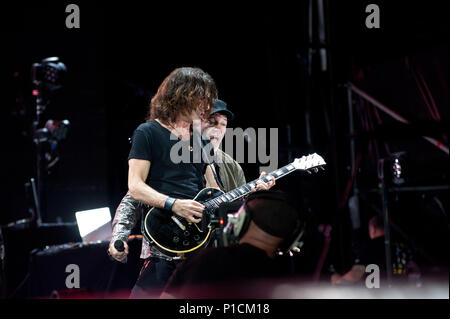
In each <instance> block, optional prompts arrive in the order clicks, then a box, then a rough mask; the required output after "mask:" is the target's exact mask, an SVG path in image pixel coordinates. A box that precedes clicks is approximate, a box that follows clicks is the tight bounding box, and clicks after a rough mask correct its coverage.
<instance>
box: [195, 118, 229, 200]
mask: <svg viewBox="0 0 450 319" xmlns="http://www.w3.org/2000/svg"><path fill="white" fill-rule="evenodd" d="M191 130H192V126H191ZM193 136H199V139H200V141H199V145H200V148H201V150H202V158H204V159H206V161H205V164H206V165H207V166H209V165H211V166H212V167H211V171H212V173H213V175H214V179H215V180H216V183H217V185H218V186H219V188H220V190H221V191H223V192H225V190H224V187H223V184H222V181H221V180H220V178H219V177H218V176H217V173H216V168H217V167H218V166H217V163H215V162H214V156H213V155H208V154H206V151H205V143H203V139H202V136H203V135H202V134H193ZM197 143H198V142H197ZM194 166H195V167H196V168H197V171H200V170H199V169H198V166H197V165H195V164H194ZM200 175H201V180H202V181H203V187H202V188H204V187H205V185H206V183H205V180H204V173H203V172H201V173H200ZM199 177H200V176H199Z"/></svg>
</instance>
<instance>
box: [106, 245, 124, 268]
mask: <svg viewBox="0 0 450 319" xmlns="http://www.w3.org/2000/svg"><path fill="white" fill-rule="evenodd" d="M114 248H115V249H116V250H117V251H120V252H122V251H124V250H125V245H124V244H123V241H121V240H120V239H117V240H116V241H115V242H114ZM108 255H109V251H108ZM110 258H111V260H116V259H114V258H113V257H112V256H111V255H110ZM119 261H120V262H121V263H123V264H125V263H126V262H127V257H126V256H125V258H124V259H122V260H119Z"/></svg>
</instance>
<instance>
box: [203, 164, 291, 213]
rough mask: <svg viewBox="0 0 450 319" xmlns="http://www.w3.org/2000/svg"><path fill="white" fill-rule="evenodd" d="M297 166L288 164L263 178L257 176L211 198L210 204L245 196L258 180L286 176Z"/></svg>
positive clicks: (214, 204)
mask: <svg viewBox="0 0 450 319" xmlns="http://www.w3.org/2000/svg"><path fill="white" fill-rule="evenodd" d="M295 170H296V168H295V167H294V165H292V163H291V164H288V165H286V166H283V167H281V168H279V169H277V170H275V171H273V172H270V173H269V174H267V175H265V176H264V177H263V178H257V179H255V180H253V181H251V182H249V183H247V184H245V185H242V186H241V187H238V188H235V189H233V190H232V191H229V192H228V193H225V194H222V195H220V196H218V197H216V198H213V199H211V200H209V201H208V202H207V203H208V204H210V205H213V206H214V207H216V208H217V207H219V205H220V204H221V203H227V202H232V201H235V200H237V199H239V198H241V197H244V196H246V195H248V194H250V193H251V191H252V187H254V188H256V182H257V181H264V182H265V183H267V182H269V181H270V180H271V179H272V178H271V177H274V178H275V180H277V179H279V178H281V177H284V176H286V175H288V174H290V173H292V172H293V171H295Z"/></svg>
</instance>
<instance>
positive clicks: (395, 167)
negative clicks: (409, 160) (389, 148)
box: [391, 152, 405, 186]
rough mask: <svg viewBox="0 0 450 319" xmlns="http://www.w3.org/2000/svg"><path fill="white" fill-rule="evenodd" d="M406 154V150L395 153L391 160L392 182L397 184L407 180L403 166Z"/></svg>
mask: <svg viewBox="0 0 450 319" xmlns="http://www.w3.org/2000/svg"><path fill="white" fill-rule="evenodd" d="M404 154H405V152H399V153H395V154H394V156H393V158H392V161H391V163H392V182H393V183H394V184H395V185H397V186H399V185H402V184H403V183H404V182H405V179H404V177H403V175H404V170H403V168H402V166H403V164H404V157H403V155H404Z"/></svg>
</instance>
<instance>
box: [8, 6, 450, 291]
mask: <svg viewBox="0 0 450 319" xmlns="http://www.w3.org/2000/svg"><path fill="white" fill-rule="evenodd" d="M69 3H72V2H67V1H58V2H56V1H47V2H46V1H39V2H30V3H28V2H22V1H17V2H15V4H14V5H11V4H10V5H8V6H5V7H4V8H3V9H2V12H1V17H0V21H1V24H0V27H1V28H0V37H1V38H0V41H1V47H2V50H1V51H0V61H2V66H1V68H0V69H1V72H0V84H1V86H0V88H1V89H0V91H1V92H2V94H1V95H0V114H1V115H0V116H1V117H0V118H1V119H2V125H1V126H0V133H1V137H2V147H1V150H2V151H1V156H0V161H1V162H0V167H1V168H2V169H1V170H0V171H1V180H2V183H1V188H0V194H1V195H0V196H1V197H0V198H1V201H2V211H1V214H0V224H2V225H6V224H8V223H10V222H13V221H16V220H18V219H22V218H27V217H29V212H28V203H27V201H26V197H25V189H24V183H25V182H27V181H29V179H30V178H31V177H33V176H35V150H34V147H33V143H32V140H31V137H30V123H31V120H32V119H33V116H34V112H35V99H34V97H33V96H32V95H31V91H32V85H31V79H30V69H31V65H32V63H34V62H39V61H41V60H42V59H43V58H46V57H49V56H58V57H60V59H61V60H62V61H63V62H64V63H65V64H66V66H67V68H68V72H67V76H66V81H65V83H64V88H63V89H62V90H61V91H60V92H58V94H56V96H55V97H54V98H53V99H52V104H51V105H50V106H49V108H48V109H47V112H46V116H47V117H48V118H54V119H69V120H70V122H71V128H70V132H69V134H68V137H67V139H65V140H64V141H62V143H61V144H60V147H59V153H60V160H59V162H58V163H57V165H56V166H55V168H54V169H52V170H51V172H50V175H49V176H48V178H47V186H46V204H47V209H46V211H45V212H44V213H43V219H44V221H45V222H48V223H53V222H56V221H62V222H74V221H75V215H74V213H75V212H76V211H78V210H84V209H91V208H97V207H104V206H107V207H110V209H111V212H112V213H114V211H115V209H116V207H117V205H118V203H119V202H120V200H121V198H122V196H123V195H124V194H125V192H126V190H127V160H126V159H127V155H128V151H129V147H130V145H129V142H128V138H129V137H130V136H131V134H132V132H133V130H134V129H135V128H136V127H137V125H139V124H140V123H142V122H143V121H144V118H145V116H146V114H147V109H148V103H149V100H150V98H151V97H152V95H153V94H154V93H155V92H156V90H157V88H158V85H159V84H160V83H161V81H162V80H163V79H164V78H165V77H166V76H167V75H168V74H169V73H170V72H171V71H172V70H173V69H174V68H176V67H180V66H196V67H200V68H202V69H203V70H205V71H206V72H208V73H209V74H210V75H211V76H212V77H213V78H214V79H215V81H216V84H217V87H218V90H219V97H220V98H221V99H223V100H225V101H226V102H227V103H228V105H229V107H230V109H231V110H233V111H234V113H235V114H236V119H235V120H234V121H233V122H231V123H230V125H229V126H230V127H242V128H244V129H245V128H247V127H254V128H258V127H265V128H270V127H276V128H278V129H279V151H280V152H279V166H282V165H285V164H287V163H288V158H289V152H291V155H292V156H294V157H299V156H301V155H304V154H306V153H311V152H317V153H319V154H321V155H322V156H323V157H324V158H325V160H326V161H327V170H326V171H325V172H323V173H320V174H318V175H315V176H306V175H304V174H301V173H294V174H293V175H292V176H289V177H286V178H285V179H284V180H280V181H279V182H277V188H279V189H283V190H285V191H288V192H289V193H291V194H293V195H294V196H295V198H296V200H297V203H296V204H297V205H298V207H299V208H300V209H301V210H302V211H303V212H304V213H305V214H306V215H307V216H308V219H309V221H310V223H309V231H308V236H307V239H306V246H305V249H304V252H303V254H302V255H301V256H299V257H297V260H298V262H297V263H296V265H297V266H296V267H297V270H298V272H299V273H301V274H304V275H306V276H309V275H310V274H311V273H312V272H313V271H314V269H315V267H316V264H317V260H318V256H319V254H320V253H321V250H322V242H323V237H322V234H321V233H320V232H319V231H318V230H317V226H318V225H319V224H330V225H332V227H333V232H332V240H331V250H330V252H329V254H328V259H327V263H326V266H325V268H324V269H323V271H324V272H325V273H327V272H328V270H329V268H330V267H334V268H335V269H337V270H339V271H345V270H348V268H349V267H350V265H351V264H352V261H353V255H352V254H353V251H352V232H351V227H350V224H351V223H350V218H349V213H348V209H347V208H346V205H342V206H341V205H340V203H341V202H344V203H345V199H346V197H345V191H344V190H345V187H346V185H347V182H348V179H349V178H350V175H351V174H350V171H349V165H350V158H349V151H350V147H349V141H350V138H349V130H348V108H347V100H346V90H345V87H344V86H343V85H344V84H345V83H346V82H347V81H352V82H353V83H355V84H356V85H357V86H359V87H360V88H361V89H363V90H365V91H366V92H367V93H369V94H370V95H372V96H374V97H375V98H376V99H377V100H379V101H381V102H382V103H384V104H385V105H387V106H388V107H390V108H392V109H393V110H395V111H396V112H398V113H399V114H401V115H402V116H404V117H405V118H407V119H409V120H410V121H412V122H413V124H414V125H413V126H412V127H413V129H409V128H408V127H406V126H401V125H398V124H397V123H396V122H395V121H394V120H392V119H390V118H389V117H388V116H385V115H384V114H380V119H381V122H382V123H381V124H380V123H378V124H376V121H375V120H373V122H374V125H373V127H372V128H373V129H374V130H378V131H377V134H375V135H374V134H372V135H370V134H362V133H363V132H364V131H365V130H366V128H365V127H364V126H363V125H362V124H361V123H362V121H360V118H361V117H362V118H364V116H368V115H367V113H364V112H367V111H361V114H362V115H361V114H360V115H359V116H360V117H358V115H355V119H356V120H355V129H356V131H357V133H358V137H359V138H358V139H357V150H358V152H360V153H361V155H362V157H361V169H360V171H359V172H358V177H357V178H358V185H359V187H360V188H361V190H362V198H363V200H362V209H361V223H362V225H363V227H362V230H363V231H362V235H361V236H362V239H365V238H366V237H367V234H366V230H365V225H366V223H367V221H368V220H369V218H370V217H371V216H373V215H375V214H376V213H377V209H379V208H380V202H379V196H377V195H376V192H374V191H373V190H374V189H375V188H376V187H377V178H376V159H377V158H378V157H383V156H385V155H386V146H385V143H387V145H388V148H389V149H390V151H391V152H397V151H406V152H407V165H408V166H407V168H405V172H407V173H408V175H407V176H406V183H405V185H406V186H430V185H447V186H448V156H447V155H445V154H444V153H443V152H442V151H440V150H438V149H436V148H435V147H434V146H433V145H431V144H429V143H428V142H426V141H424V140H423V139H422V138H421V137H420V136H421V135H423V134H427V135H429V136H433V137H435V138H437V139H439V140H443V137H442V134H443V133H445V134H447V136H448V129H447V125H446V124H447V122H448V105H449V100H448V42H447V39H448V19H447V16H446V11H445V9H444V8H443V5H442V1H427V2H426V3H425V2H411V1H345V3H344V2H342V1H324V3H325V9H326V10H325V12H326V15H325V18H326V20H325V21H326V31H327V37H326V42H325V43H324V44H320V43H319V41H318V39H317V32H316V31H314V37H313V39H312V41H309V40H308V2H307V1H304V2H301V3H300V4H297V5H295V6H294V5H291V4H279V5H274V4H270V5H269V4H267V5H263V4H261V3H258V2H256V3H254V4H248V5H246V6H243V5H225V4H222V5H220V4H218V5H215V6H214V8H212V7H210V6H211V4H208V5H202V6H201V5H197V6H191V5H189V6H187V5H184V6H182V5H175V4H171V5H168V6H162V5H158V6H156V5H155V4H151V3H147V2H142V1H134V2H133V1H131V2H130V1H127V2H126V4H124V3H120V4H119V3H117V4H115V3H109V2H108V3H102V2H95V1H76V2H75V3H77V4H78V5H79V6H80V10H81V28H80V29H67V28H66V27H65V23H64V22H65V18H66V15H67V14H66V13H65V7H66V5H67V4H69ZM369 3H376V4H378V5H379V6H380V10H381V28H380V29H367V28H366V27H365V25H364V21H365V17H366V16H367V14H366V13H365V7H366V5H368V4H369ZM315 10H316V9H315ZM313 22H314V23H313V25H316V24H315V22H316V20H313ZM310 47H311V48H313V49H314V52H315V53H314V54H313V60H312V73H311V74H308V71H307V70H308V49H309V48H310ZM320 47H325V48H326V49H327V50H328V68H327V70H326V71H325V72H322V71H320V68H319V64H318V60H317V50H318V49H319V48H320ZM414 70H420V72H421V73H422V75H423V77H424V79H425V80H426V81H427V84H428V87H429V89H430V91H431V92H432V94H433V98H434V100H435V102H436V105H437V107H438V109H439V112H440V115H441V119H442V120H441V123H436V122H433V121H432V118H431V117H430V115H429V114H428V113H427V111H426V107H425V104H424V101H423V99H422V97H421V95H420V92H419V90H418V87H417V85H416V83H415V81H414V78H413V73H412V72H413V71H414ZM368 107H369V106H368ZM307 112H309V113H310V122H309V125H310V127H311V139H310V140H308V139H307V134H306V128H305V123H306V122H305V121H306V120H305V113H307ZM371 112H373V111H371ZM380 113H381V112H380ZM364 114H366V115H364ZM372 117H373V114H372ZM372 119H373V118H372ZM288 126H289V127H290V130H291V131H290V135H291V143H290V144H289V143H288V138H287V136H288V134H287V132H288V129H287V127H288ZM445 130H447V131H445ZM371 136H372V137H371ZM368 137H370V138H368ZM447 145H448V142H447ZM377 149H378V150H377ZM242 167H243V168H244V171H245V175H246V177H247V180H252V179H254V178H256V177H257V175H258V172H259V169H258V165H257V164H245V163H244V164H242ZM436 199H438V201H436ZM437 202H440V203H442V205H443V209H441V207H440V206H439V205H437V204H436V203H437ZM391 216H392V218H393V220H394V221H395V222H396V224H398V226H399V227H401V228H402V229H403V231H404V232H405V233H406V234H407V235H408V237H409V238H410V239H411V240H412V241H413V242H414V243H415V245H416V246H417V247H419V248H420V251H422V252H424V253H422V254H421V257H420V259H421V261H422V262H423V263H424V264H426V265H432V266H442V265H444V269H445V265H447V266H448V255H447V251H448V189H447V190H445V191H434V192H405V193H401V194H399V195H396V196H394V195H393V196H392V211H391ZM10 231H11V230H9V229H5V230H4V233H5V241H6V243H7V246H6V249H7V250H6V251H7V257H9V260H10V263H11V265H10V266H9V273H8V276H10V278H14V279H11V280H10V283H9V287H8V289H9V290H11V289H13V288H14V287H15V286H16V285H17V284H18V282H19V281H20V279H21V278H22V277H23V274H22V273H21V272H20V271H19V270H17V269H19V268H20V267H18V268H16V267H15V266H14V264H13V261H14V262H16V263H17V264H19V260H20V261H21V263H22V268H23V263H24V262H23V261H24V260H26V258H27V257H26V256H27V253H28V250H30V249H33V248H43V247H44V246H45V245H55V244H59V243H61V242H64V241H67V240H76V239H77V238H76V235H70V236H68V235H67V234H66V235H64V234H63V235H61V234H60V235H55V236H54V237H51V238H53V239H54V241H53V242H52V239H51V238H50V239H48V238H47V239H46V240H33V239H30V238H29V236H30V234H31V232H30V231H28V232H27V230H20V231H17V232H14V236H15V237H14V236H13V235H11V236H10V238H14V239H16V238H19V239H17V240H14V242H13V241H12V240H11V241H9V246H8V238H6V237H7V235H6V234H7V233H8V232H10ZM11 232H12V231H11ZM18 241H21V242H22V246H21V248H20V249H19V248H17V249H15V248H13V247H14V245H15V244H16V245H18V244H17V242H18ZM23 242H27V243H28V244H26V245H24V244H23ZM8 248H9V249H8ZM425 255H426V256H425ZM12 269H15V270H17V271H15V272H14V271H13V270H12ZM447 270H448V268H447ZM22 271H23V269H22Z"/></svg>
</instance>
